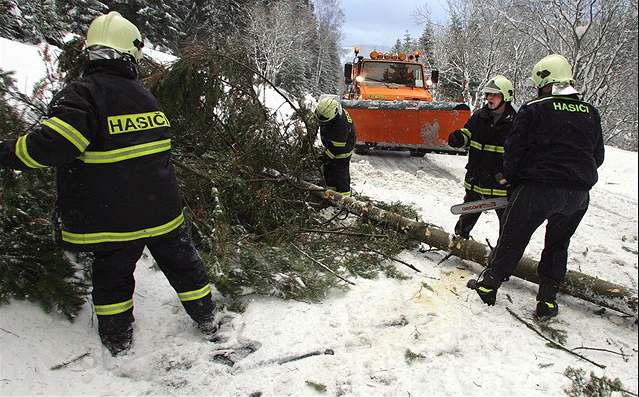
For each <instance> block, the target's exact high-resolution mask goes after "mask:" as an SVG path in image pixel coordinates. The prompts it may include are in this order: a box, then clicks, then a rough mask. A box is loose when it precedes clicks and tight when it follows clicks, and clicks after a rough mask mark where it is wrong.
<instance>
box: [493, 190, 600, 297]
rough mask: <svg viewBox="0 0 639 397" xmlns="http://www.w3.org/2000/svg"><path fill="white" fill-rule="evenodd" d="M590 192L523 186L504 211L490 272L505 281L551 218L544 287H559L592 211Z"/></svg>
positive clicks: (542, 267)
mask: <svg viewBox="0 0 639 397" xmlns="http://www.w3.org/2000/svg"><path fill="white" fill-rule="evenodd" d="M589 200H590V194H589V193H588V191H582V190H570V189H564V188H559V187H548V186H540V185H526V184H524V185H519V186H517V187H516V188H515V189H514V191H513V192H512V193H511V196H510V199H509V202H508V207H506V210H505V211H504V214H503V219H502V223H503V230H502V233H501V234H500V236H499V241H498V242H497V246H496V247H495V251H494V257H493V260H492V263H491V264H490V265H489V270H488V271H489V272H490V275H491V276H492V277H493V279H495V280H504V279H506V278H507V277H509V276H510V275H511V274H512V272H513V271H514V270H515V267H516V266H517V263H518V262H519V260H520V259H521V257H522V255H523V254H524V250H525V249H526V246H527V245H528V243H529V242H530V237H531V236H532V234H533V233H534V232H535V230H537V228H538V227H539V226H540V225H541V224H542V223H543V222H544V221H545V220H548V224H547V226H546V238H545V243H544V250H543V252H542V253H541V260H540V261H539V267H538V268H537V274H538V275H539V279H540V286H542V287H543V286H544V285H547V286H557V285H559V284H560V283H562V282H563V281H564V278H565V277H566V262H567V260H568V246H569V245H570V238H571V237H572V235H573V234H574V233H575V230H577V226H579V223H580V222H581V219H582V218H583V217H584V215H585V214H586V211H587V210H588V204H589Z"/></svg>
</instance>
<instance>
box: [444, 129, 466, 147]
mask: <svg viewBox="0 0 639 397" xmlns="http://www.w3.org/2000/svg"><path fill="white" fill-rule="evenodd" d="M464 144H465V142H464V133H463V132H461V130H455V131H453V132H451V133H450V135H448V146H450V147H462V146H464Z"/></svg>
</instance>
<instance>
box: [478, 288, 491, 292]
mask: <svg viewBox="0 0 639 397" xmlns="http://www.w3.org/2000/svg"><path fill="white" fill-rule="evenodd" d="M477 289H478V290H480V291H481V292H493V289H492V288H486V287H479V288H477Z"/></svg>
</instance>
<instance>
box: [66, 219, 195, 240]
mask: <svg viewBox="0 0 639 397" xmlns="http://www.w3.org/2000/svg"><path fill="white" fill-rule="evenodd" d="M183 222H184V214H183V213H182V214H180V215H179V216H178V217H177V218H175V219H173V220H172V221H170V222H167V223H165V224H163V225H160V226H156V227H152V228H149V229H142V230H136V231H134V232H101V233H85V234H81V233H71V232H67V231H65V230H63V231H62V240H64V241H66V242H68V243H72V244H97V243H107V242H118V241H131V240H137V239H140V238H148V237H155V236H161V235H163V234H166V233H168V232H170V231H172V230H175V229H177V228H178V227H179V226H180V225H181V224H182V223H183Z"/></svg>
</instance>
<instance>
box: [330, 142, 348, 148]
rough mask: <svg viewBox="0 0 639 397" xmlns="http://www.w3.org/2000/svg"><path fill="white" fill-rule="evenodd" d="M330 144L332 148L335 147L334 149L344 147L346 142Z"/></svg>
mask: <svg viewBox="0 0 639 397" xmlns="http://www.w3.org/2000/svg"><path fill="white" fill-rule="evenodd" d="M331 143H332V144H333V146H335V147H346V142H339V141H331Z"/></svg>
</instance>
